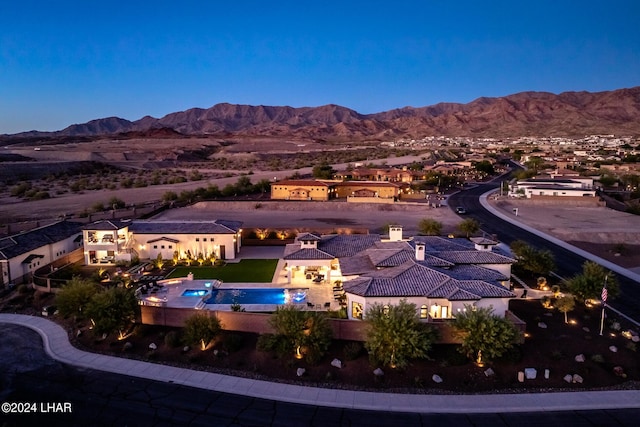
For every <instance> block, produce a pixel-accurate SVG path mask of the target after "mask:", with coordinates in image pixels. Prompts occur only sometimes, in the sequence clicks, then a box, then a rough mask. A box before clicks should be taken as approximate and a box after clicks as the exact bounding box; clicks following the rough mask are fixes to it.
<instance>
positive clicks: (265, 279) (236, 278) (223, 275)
mask: <svg viewBox="0 0 640 427" xmlns="http://www.w3.org/2000/svg"><path fill="white" fill-rule="evenodd" d="M277 265H278V260H277V259H243V260H241V261H240V262H238V263H232V264H225V265H223V266H222V267H211V266H209V267H198V266H193V265H192V266H190V267H176V268H175V269H174V270H173V271H172V272H171V273H169V276H167V277H168V278H176V277H186V276H187V274H189V273H193V278H194V279H218V280H222V281H223V282H227V283H234V282H236V283H241V282H256V283H269V282H271V279H272V278H273V274H274V273H275V271H276V266H277Z"/></svg>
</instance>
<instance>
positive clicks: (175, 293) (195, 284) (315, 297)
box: [143, 259, 340, 312]
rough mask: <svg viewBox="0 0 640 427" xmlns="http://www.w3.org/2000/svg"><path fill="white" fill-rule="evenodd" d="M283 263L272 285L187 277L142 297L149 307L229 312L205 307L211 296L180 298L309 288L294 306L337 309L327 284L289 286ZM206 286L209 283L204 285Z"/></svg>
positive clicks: (269, 307)
mask: <svg viewBox="0 0 640 427" xmlns="http://www.w3.org/2000/svg"><path fill="white" fill-rule="evenodd" d="M285 263H286V262H285V261H284V260H283V259H280V260H279V261H278V264H277V266H276V269H275V274H274V275H273V279H272V280H271V282H264V283H255V282H245V283H236V282H220V281H218V280H215V279H195V280H188V279H187V278H186V277H181V278H173V279H164V280H158V285H160V289H158V290H157V291H155V292H154V293H153V294H149V295H144V296H143V297H144V301H145V302H146V303H147V304H149V305H163V306H165V307H172V308H192V309H193V308H201V309H207V310H217V311H231V306H230V304H205V303H204V301H205V300H206V299H208V298H209V297H210V293H209V294H208V295H205V296H204V297H198V296H183V295H182V294H183V292H184V291H185V290H187V289H190V290H199V289H204V290H207V291H210V289H211V288H212V287H215V288H219V289H236V288H239V289H242V288H283V289H308V291H307V298H306V301H305V302H302V303H295V305H296V306H298V307H299V308H300V309H302V310H313V311H326V310H327V307H325V305H326V303H329V307H328V308H329V309H331V310H337V309H339V308H340V305H339V304H338V302H337V301H335V300H334V298H333V287H332V285H331V284H330V283H314V282H312V281H309V282H308V283H288V279H287V276H286V270H285V269H284V265H285ZM205 283H212V285H211V286H209V287H207V286H205ZM242 307H243V308H244V309H245V310H247V311H251V312H273V311H276V309H277V308H278V304H246V305H242Z"/></svg>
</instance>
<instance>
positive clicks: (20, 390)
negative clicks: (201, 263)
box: [0, 324, 640, 427]
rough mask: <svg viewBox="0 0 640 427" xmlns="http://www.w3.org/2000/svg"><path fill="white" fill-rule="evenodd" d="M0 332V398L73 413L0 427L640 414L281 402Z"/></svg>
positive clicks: (625, 421) (594, 419)
mask: <svg viewBox="0 0 640 427" xmlns="http://www.w3.org/2000/svg"><path fill="white" fill-rule="evenodd" d="M0 330H2V340H0V373H2V375H1V376H0V401H2V402H3V403H4V402H35V403H37V405H38V408H40V405H41V404H47V403H53V402H56V403H62V404H64V403H70V404H71V413H58V414H54V413H41V412H40V413H36V414H11V415H6V414H2V413H0V425H2V426H6V427H10V426H32V425H42V426H89V425H91V426H161V425H162V426H164V425H167V426H172V425H175V426H205V425H206V426H296V427H297V426H441V425H442V426H449V425H450V426H456V427H466V426H492V427H493V426H498V427H500V426H507V427H508V426H514V427H515V426H518V427H523V426H545V427H553V426H564V427H571V426H596V425H598V426H636V425H637V420H638V417H639V416H640V409H610V410H593V411H562V412H536V413H499V411H498V412H497V413H494V414H446V413H441V414H433V413H431V414H420V413H397V412H394V413H390V412H374V411H360V410H353V409H341V408H330V407H320V406H308V405H298V404H291V403H283V402H277V401H271V400H265V399H257V398H251V397H245V396H238V395H232V394H228V393H219V392H213V391H206V390H201V389H194V388H190V387H185V386H181V385H177V384H171V383H166V382H159V381H152V380H144V379H139V378H132V377H128V376H125V375H115V374H108V373H105V372H101V371H97V370H93V369H78V368H75V367H71V366H68V365H64V364H62V363H59V362H56V361H53V360H52V359H50V358H49V357H48V356H47V355H46V354H45V352H44V351H43V348H42V340H41V339H40V336H39V335H38V334H37V333H36V332H34V331H32V330H30V329H27V328H25V327H22V326H16V325H9V324H0ZM513 398H514V399H517V395H514V396H513ZM443 411H446V409H444V408H443Z"/></svg>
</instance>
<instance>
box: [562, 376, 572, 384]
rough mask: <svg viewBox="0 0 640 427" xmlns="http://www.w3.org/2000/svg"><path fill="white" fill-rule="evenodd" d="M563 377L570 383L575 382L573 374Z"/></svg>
mask: <svg viewBox="0 0 640 427" xmlns="http://www.w3.org/2000/svg"><path fill="white" fill-rule="evenodd" d="M562 379H563V380H565V381H566V382H568V383H569V384H571V383H572V382H573V375H571V374H567V375H565V376H564V377H562Z"/></svg>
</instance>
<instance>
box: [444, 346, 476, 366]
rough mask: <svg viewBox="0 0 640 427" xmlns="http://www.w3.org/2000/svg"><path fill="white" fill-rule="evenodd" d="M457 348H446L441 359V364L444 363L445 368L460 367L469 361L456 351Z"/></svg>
mask: <svg viewBox="0 0 640 427" xmlns="http://www.w3.org/2000/svg"><path fill="white" fill-rule="evenodd" d="M459 347H460V346H459V345H450V346H447V349H446V351H445V354H444V356H443V358H442V359H443V362H446V363H445V366H462V365H464V364H466V363H467V362H468V361H469V360H468V359H467V357H466V356H465V355H464V354H462V353H461V352H460V351H459V350H458V348H459Z"/></svg>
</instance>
